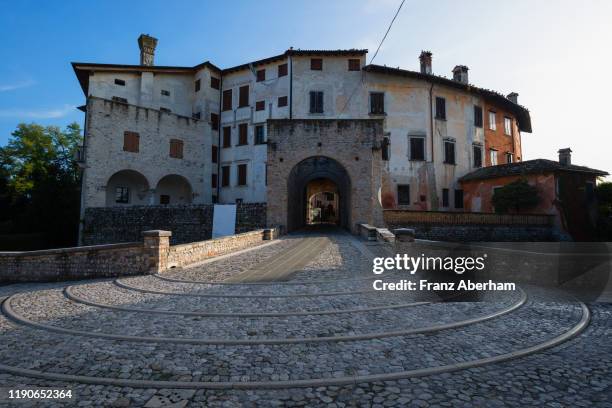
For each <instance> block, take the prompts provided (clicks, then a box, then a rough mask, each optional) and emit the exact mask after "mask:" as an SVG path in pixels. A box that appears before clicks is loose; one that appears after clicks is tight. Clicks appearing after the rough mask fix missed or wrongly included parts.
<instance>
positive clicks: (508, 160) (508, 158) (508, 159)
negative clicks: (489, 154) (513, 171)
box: [506, 152, 514, 164]
mask: <svg viewBox="0 0 612 408" xmlns="http://www.w3.org/2000/svg"><path fill="white" fill-rule="evenodd" d="M506 163H508V164H510V163H514V155H513V154H512V153H510V152H507V153H506Z"/></svg>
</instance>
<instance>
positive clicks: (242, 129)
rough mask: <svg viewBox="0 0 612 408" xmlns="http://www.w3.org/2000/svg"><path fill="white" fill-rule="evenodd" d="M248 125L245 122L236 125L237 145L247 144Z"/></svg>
mask: <svg viewBox="0 0 612 408" xmlns="http://www.w3.org/2000/svg"><path fill="white" fill-rule="evenodd" d="M248 132H249V126H248V125H247V124H246V123H241V124H239V125H238V146H242V145H246V144H248V143H249V142H248V134H249V133H248Z"/></svg>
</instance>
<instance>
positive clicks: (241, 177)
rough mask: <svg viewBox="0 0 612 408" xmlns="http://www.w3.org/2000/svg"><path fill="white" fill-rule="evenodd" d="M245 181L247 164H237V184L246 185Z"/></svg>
mask: <svg viewBox="0 0 612 408" xmlns="http://www.w3.org/2000/svg"><path fill="white" fill-rule="evenodd" d="M246 183H247V165H246V164H239V165H238V185H239V186H246Z"/></svg>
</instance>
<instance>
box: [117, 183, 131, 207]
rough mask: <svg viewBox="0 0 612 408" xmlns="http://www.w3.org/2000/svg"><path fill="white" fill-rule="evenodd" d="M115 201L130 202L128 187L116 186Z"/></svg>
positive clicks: (120, 202)
mask: <svg viewBox="0 0 612 408" xmlns="http://www.w3.org/2000/svg"><path fill="white" fill-rule="evenodd" d="M115 202H116V203H119V204H127V203H129V202H130V189H129V188H127V187H117V188H116V189H115Z"/></svg>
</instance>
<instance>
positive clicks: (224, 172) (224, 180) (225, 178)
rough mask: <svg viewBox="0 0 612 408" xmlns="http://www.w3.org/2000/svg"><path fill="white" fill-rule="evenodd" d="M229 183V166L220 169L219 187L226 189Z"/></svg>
mask: <svg viewBox="0 0 612 408" xmlns="http://www.w3.org/2000/svg"><path fill="white" fill-rule="evenodd" d="M229 183H230V166H223V167H221V187H228V186H229Z"/></svg>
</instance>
